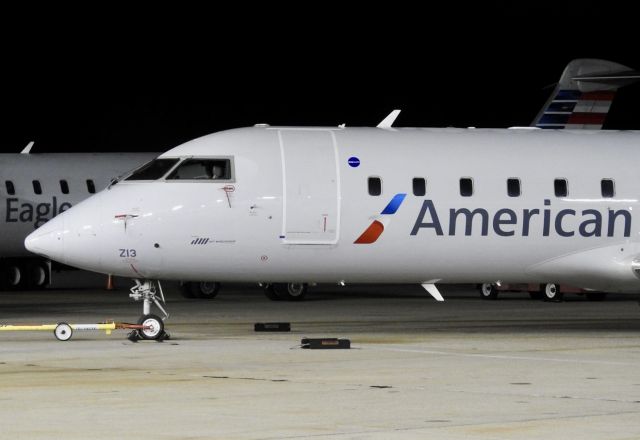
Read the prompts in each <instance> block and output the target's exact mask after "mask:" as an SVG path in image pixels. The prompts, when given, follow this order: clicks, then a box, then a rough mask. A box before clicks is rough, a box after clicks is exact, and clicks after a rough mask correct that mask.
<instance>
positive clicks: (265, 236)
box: [25, 115, 640, 339]
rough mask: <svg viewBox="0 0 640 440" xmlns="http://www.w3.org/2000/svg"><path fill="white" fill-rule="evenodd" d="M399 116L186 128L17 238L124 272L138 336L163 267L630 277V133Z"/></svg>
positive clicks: (603, 284) (330, 276)
mask: <svg viewBox="0 0 640 440" xmlns="http://www.w3.org/2000/svg"><path fill="white" fill-rule="evenodd" d="M393 120H394V115H390V117H389V118H386V119H385V120H384V121H383V123H381V124H379V126H378V127H373V128H372V127H344V126H342V127H271V126H268V125H266V124H261V125H257V126H254V127H248V128H240V129H234V130H227V131H222V132H218V133H214V134H211V135H207V136H204V137H201V138H198V139H195V140H192V141H189V142H187V143H185V144H183V145H181V146H178V147H176V148H173V149H172V150H169V151H168V152H166V153H164V154H162V155H160V156H159V157H158V158H157V159H156V160H154V161H152V162H151V163H149V164H147V165H146V166H144V167H143V168H140V169H138V170H137V171H135V172H133V173H132V174H130V175H128V176H127V177H125V178H123V179H121V180H120V181H118V182H117V183H116V184H115V185H112V186H110V187H109V188H107V189H106V190H103V191H101V192H100V193H98V194H96V195H94V196H92V197H90V198H88V199H86V200H84V201H83V202H81V203H79V204H77V205H75V206H74V207H73V208H71V209H68V210H66V211H65V212H63V213H62V214H60V215H58V216H56V217H55V218H53V219H52V220H50V221H49V222H47V223H45V224H44V225H43V226H41V227H40V228H39V229H37V230H36V231H34V232H33V233H31V234H30V235H29V236H28V237H27V238H26V240H25V246H26V248H27V249H29V250H30V251H32V252H34V253H37V254H39V255H42V256H44V257H46V258H50V259H52V260H56V261H59V262H61V263H64V264H67V265H71V266H75V267H79V268H82V269H86V270H91V271H95V272H102V273H111V274H114V275H118V276H121V277H128V278H133V279H134V280H135V283H136V284H135V286H134V287H133V288H132V289H131V290H132V294H131V297H132V298H133V299H137V300H142V301H143V313H142V316H141V318H140V321H139V322H140V323H142V324H143V326H144V328H147V329H148V330H147V331H146V332H147V333H146V334H143V337H145V338H147V339H154V338H157V337H158V335H159V334H161V333H162V331H163V329H164V322H163V318H161V317H159V316H158V315H156V314H152V313H151V306H152V304H155V305H156V306H158V307H159V309H160V310H161V312H162V313H163V314H164V317H165V318H166V317H167V314H166V312H165V311H164V309H163V308H162V306H161V303H160V300H159V298H161V297H162V290H161V286H160V285H158V288H157V289H156V283H155V281H154V280H157V279H163V280H164V279H174V280H183V279H199V280H209V281H215V282H220V281H222V282H224V281H246V282H258V283H263V285H264V286H265V289H266V290H267V291H269V292H271V294H275V295H278V296H289V297H293V298H295V297H296V296H301V295H303V294H304V292H305V291H306V289H307V286H308V285H310V284H313V283H338V284H341V285H344V284H345V283H417V284H421V285H422V286H423V287H424V288H425V289H426V290H427V291H428V292H429V293H430V294H431V295H432V296H434V298H436V299H437V300H438V301H441V300H443V298H442V295H441V294H440V292H439V290H438V288H437V285H438V284H443V283H477V282H478V280H485V281H491V280H493V281H497V280H500V281H501V282H505V283H545V282H547V281H548V280H556V281H557V282H559V283H564V284H569V285H572V286H577V287H582V288H586V289H593V290H599V291H609V292H632V293H637V292H638V291H639V290H640V220H637V219H635V218H636V217H637V214H636V212H637V211H639V210H640V203H639V193H638V188H639V187H640V176H639V175H638V173H637V169H636V168H637V166H636V164H637V163H638V162H639V161H640V149H638V148H637V146H638V144H639V143H640V132H638V131H612V132H607V131H595V130H569V129H563V130H543V129H538V128H520V129H518V128H516V129H460V128H395V127H393V125H392V124H393ZM391 145H392V146H393V148H389V146H391ZM213 167H218V168H219V169H220V168H221V169H222V177H221V178H217V179H213V178H211V171H208V170H211V169H213ZM634 219H635V221H634Z"/></svg>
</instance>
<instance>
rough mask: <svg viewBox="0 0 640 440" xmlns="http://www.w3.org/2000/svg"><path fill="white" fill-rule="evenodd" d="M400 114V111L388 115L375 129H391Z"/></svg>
mask: <svg viewBox="0 0 640 440" xmlns="http://www.w3.org/2000/svg"><path fill="white" fill-rule="evenodd" d="M399 114H400V110H397V109H396V110H394V111H392V112H391V113H389V115H388V116H387V117H386V118H384V119H383V120H382V121H381V122H380V123H379V124H378V125H377V126H376V127H378V128H391V126H392V125H393V123H394V122H395V121H396V118H397V117H398V115H399Z"/></svg>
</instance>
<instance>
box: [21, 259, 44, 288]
mask: <svg viewBox="0 0 640 440" xmlns="http://www.w3.org/2000/svg"><path fill="white" fill-rule="evenodd" d="M48 272H49V268H48V267H47V263H45V262H44V261H37V262H33V263H30V264H29V265H27V274H26V275H27V286H28V287H29V289H42V288H44V287H45V286H46V285H47V273H48Z"/></svg>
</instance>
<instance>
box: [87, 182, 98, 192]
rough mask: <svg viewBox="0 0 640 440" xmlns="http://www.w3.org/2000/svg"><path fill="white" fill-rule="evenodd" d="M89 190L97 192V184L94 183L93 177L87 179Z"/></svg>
mask: <svg viewBox="0 0 640 440" xmlns="http://www.w3.org/2000/svg"><path fill="white" fill-rule="evenodd" d="M87 191H89V192H90V193H91V194H95V193H96V185H95V184H94V183H93V180H91V179H87Z"/></svg>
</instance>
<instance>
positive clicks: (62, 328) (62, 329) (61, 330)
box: [53, 322, 73, 341]
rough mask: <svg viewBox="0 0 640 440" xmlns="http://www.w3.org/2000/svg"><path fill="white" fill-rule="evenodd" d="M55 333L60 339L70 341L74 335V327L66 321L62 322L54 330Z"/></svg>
mask: <svg viewBox="0 0 640 440" xmlns="http://www.w3.org/2000/svg"><path fill="white" fill-rule="evenodd" d="M53 335H54V336H55V337H56V339H57V340H58V341H68V340H69V339H71V336H73V329H72V328H71V326H70V325H69V324H67V323H66V322H60V323H58V325H57V326H56V328H55V329H54V330H53Z"/></svg>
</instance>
